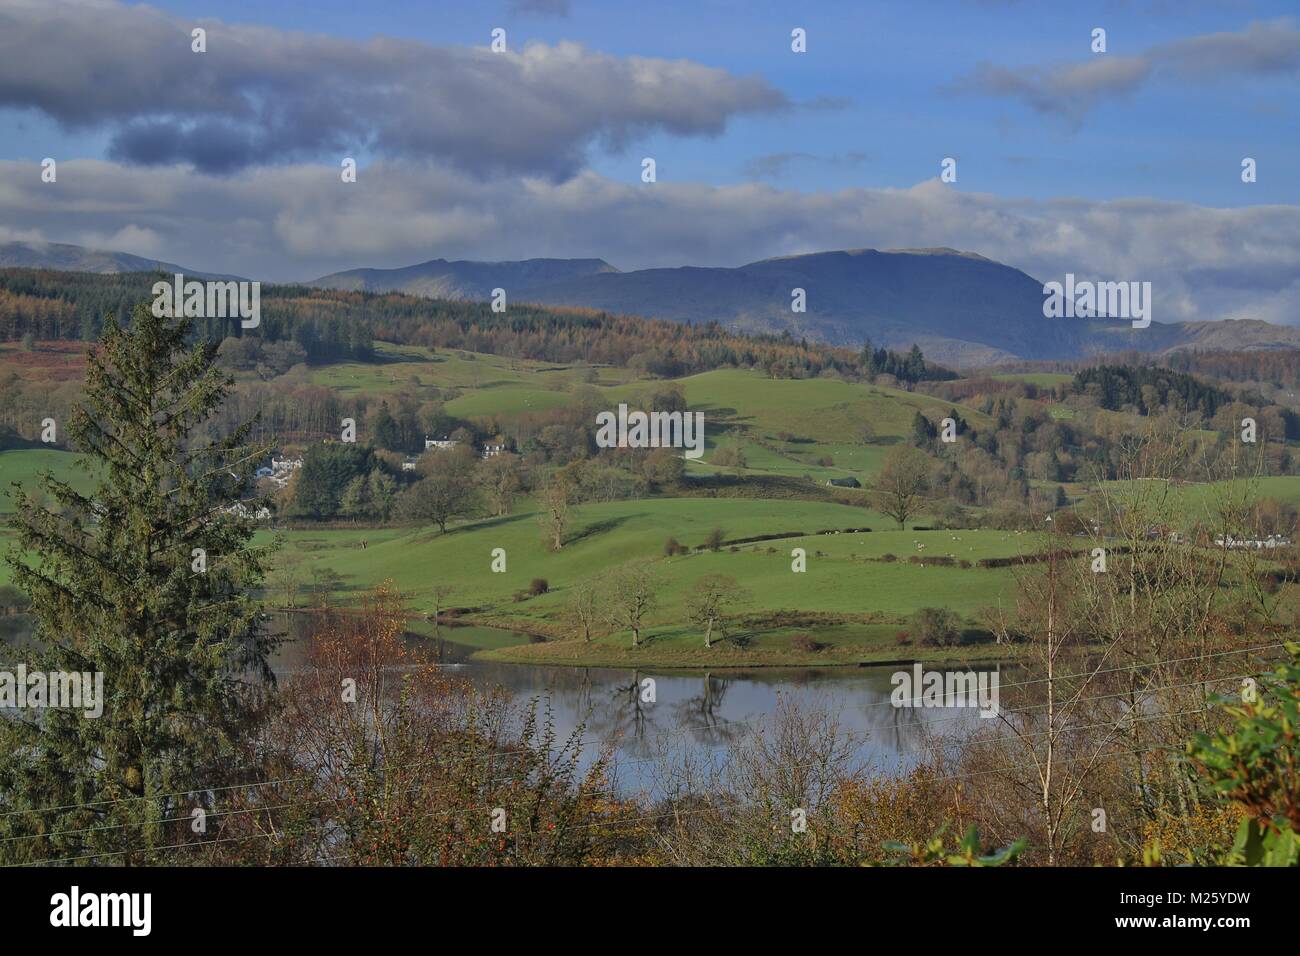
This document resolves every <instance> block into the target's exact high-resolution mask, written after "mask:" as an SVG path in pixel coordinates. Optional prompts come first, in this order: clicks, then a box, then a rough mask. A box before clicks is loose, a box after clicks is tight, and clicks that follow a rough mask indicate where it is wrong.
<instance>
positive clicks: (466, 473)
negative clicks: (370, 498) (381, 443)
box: [402, 446, 480, 534]
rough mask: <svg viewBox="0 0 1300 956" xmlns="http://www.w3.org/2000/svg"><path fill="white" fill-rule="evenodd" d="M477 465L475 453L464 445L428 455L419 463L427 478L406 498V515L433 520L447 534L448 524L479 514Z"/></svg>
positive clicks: (416, 518) (416, 485) (414, 486)
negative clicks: (475, 467)
mask: <svg viewBox="0 0 1300 956" xmlns="http://www.w3.org/2000/svg"><path fill="white" fill-rule="evenodd" d="M475 463H476V459H475V457H474V452H473V451H472V450H471V449H469V448H467V447H465V446H457V447H455V448H448V449H439V450H437V451H433V452H430V453H426V454H425V456H424V459H423V460H422V461H421V462H420V470H421V471H422V472H423V473H424V477H423V478H421V479H420V480H419V481H417V482H416V483H415V484H414V485H412V486H411V487H410V488H409V489H408V490H407V492H406V494H405V496H404V498H403V502H402V510H403V513H404V514H405V516H406V517H407V518H412V519H415V520H417V521H419V520H422V521H432V522H433V523H434V524H436V525H437V526H438V531H439V532H440V533H442V534H446V533H447V523H448V522H450V521H452V520H453V519H455V518H467V517H471V516H472V515H474V514H477V513H478V509H479V506H480V497H479V489H478V484H477V482H476V480H475V471H474V465H475Z"/></svg>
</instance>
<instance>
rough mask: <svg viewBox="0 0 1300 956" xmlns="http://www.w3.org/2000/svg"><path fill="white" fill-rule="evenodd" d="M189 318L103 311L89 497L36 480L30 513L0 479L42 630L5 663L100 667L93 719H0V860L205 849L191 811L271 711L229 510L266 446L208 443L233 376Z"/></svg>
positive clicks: (259, 574)
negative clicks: (193, 845) (37, 492)
mask: <svg viewBox="0 0 1300 956" xmlns="http://www.w3.org/2000/svg"><path fill="white" fill-rule="evenodd" d="M191 326H192V323H191V322H190V321H189V320H187V319H171V318H159V317H156V316H154V315H153V314H152V311H151V309H150V307H149V305H148V304H145V305H141V306H138V307H137V308H136V310H135V313H134V316H133V323H132V326H131V328H130V329H123V328H121V327H120V326H119V325H118V324H117V323H116V322H115V321H114V320H113V319H112V318H111V317H110V318H109V319H108V320H107V321H106V322H105V327H104V331H103V337H102V339H101V341H100V343H99V345H98V347H96V348H94V349H92V351H91V352H90V353H89V355H88V369H87V375H86V382H85V395H84V401H83V402H82V404H80V405H79V406H78V407H77V408H76V409H75V411H74V412H73V415H72V418H71V421H70V422H69V423H68V429H67V431H68V434H69V436H70V437H71V439H72V441H73V444H74V446H75V447H76V448H77V449H78V450H79V451H81V452H83V453H84V456H85V457H84V458H82V459H81V462H82V464H83V466H84V467H85V468H86V469H87V470H88V473H89V474H90V475H91V476H92V478H93V479H94V481H95V488H94V490H93V491H92V492H91V493H90V494H86V495H83V494H80V493H78V492H77V491H76V490H75V489H74V488H73V487H72V486H71V485H70V484H68V483H67V482H64V481H59V480H56V479H55V478H53V476H51V475H50V474H48V473H47V474H46V475H44V476H43V477H42V480H41V484H42V486H43V488H44V491H45V493H46V495H45V498H44V499H42V500H46V499H48V501H49V502H50V503H51V505H50V507H43V506H42V505H41V504H39V503H38V501H37V500H36V497H35V496H33V495H31V494H29V492H28V491H26V490H24V489H23V488H21V487H20V486H18V485H17V484H15V485H14V487H15V488H16V491H14V492H13V498H14V502H15V506H16V507H15V512H16V513H15V518H14V524H15V527H16V531H17V538H18V541H19V544H20V547H21V550H11V551H10V553H8V554H7V555H6V556H5V560H6V561H7V563H8V564H9V566H10V567H11V568H12V570H13V578H14V582H15V584H17V585H18V586H19V587H20V588H22V589H23V590H24V591H26V592H27V594H28V595H29V596H30V598H31V601H32V613H33V615H34V618H35V623H36V630H35V640H34V641H33V642H32V643H31V645H30V646H29V647H26V648H9V649H7V651H6V657H7V658H8V659H9V662H8V663H9V668H10V669H11V670H12V669H13V667H14V666H15V665H16V663H17V662H19V661H21V662H22V663H24V664H25V665H26V667H27V670H28V672H33V671H39V672H47V673H48V672H74V671H75V672H92V673H93V672H99V673H102V674H103V697H104V700H103V712H102V714H101V715H100V716H99V717H97V718H94V717H88V716H86V714H84V713H83V712H82V711H79V710H71V709H53V708H45V709H43V710H24V711H18V712H17V716H16V717H13V716H12V714H11V715H10V716H9V717H6V718H0V858H8V859H9V860H11V861H14V862H21V861H39V860H50V859H59V858H84V860H85V861H86V862H107V863H113V862H128V863H141V862H148V861H157V860H160V859H162V857H161V856H160V855H159V854H158V853H157V852H155V851H153V850H152V849H151V848H160V847H165V846H168V845H169V844H175V843H178V842H184V841H199V840H203V839H210V838H211V835H210V834H209V835H208V836H207V837H205V836H203V835H201V834H198V835H196V834H195V833H194V832H193V828H192V827H191V826H190V823H191V816H190V814H191V813H192V811H193V809H194V808H195V807H200V806H206V805H207V804H208V803H209V801H211V800H212V799H213V797H214V788H218V787H220V786H222V785H229V783H230V781H231V780H233V779H235V775H236V774H237V772H238V771H239V765H240V764H241V762H242V761H243V760H244V759H245V757H244V752H243V751H244V748H245V746H246V745H247V744H248V742H249V740H250V739H251V736H250V735H251V734H252V733H253V731H254V730H255V728H256V725H257V721H258V718H259V716H260V714H261V713H262V710H263V708H264V706H265V704H266V701H267V697H268V695H267V691H268V690H269V688H270V687H271V686H272V683H273V680H274V678H273V676H272V674H271V671H270V668H269V666H268V663H267V656H268V654H269V652H270V651H271V650H272V648H273V643H274V642H273V639H272V638H270V637H269V636H268V635H267V634H266V633H265V631H264V628H263V627H262V625H261V624H260V617H261V614H260V607H259V605H258V604H257V603H256V602H255V601H254V599H253V596H252V592H253V589H255V588H257V587H258V586H259V585H260V583H261V581H262V578H263V575H264V570H265V562H266V559H267V556H268V554H267V549H265V548H255V547H253V546H252V541H251V539H252V536H253V533H254V528H253V526H252V524H251V523H250V521H249V520H248V519H247V518H246V517H244V516H243V515H242V514H241V513H238V510H236V511H235V512H232V511H231V510H230V509H231V506H232V505H233V504H234V503H236V502H238V501H239V500H240V498H241V496H242V495H243V494H244V493H245V492H246V490H247V489H250V488H251V487H252V477H253V472H254V470H255V469H256V466H257V464H258V463H259V462H260V461H261V460H263V459H264V458H265V457H266V456H267V454H269V452H270V448H269V447H252V446H250V445H249V443H248V436H249V432H250V429H251V427H252V425H253V422H248V423H245V424H244V425H243V426H241V427H239V428H238V429H236V430H235V431H234V432H233V433H232V434H229V435H226V436H224V437H222V436H214V435H213V434H211V431H210V428H209V427H208V425H207V423H208V419H209V418H210V417H211V416H212V415H213V414H214V412H216V410H217V409H218V408H219V406H220V405H221V404H222V402H223V400H224V398H225V396H226V395H227V393H228V390H229V388H230V387H231V385H232V384H233V382H232V380H230V379H229V378H228V377H226V376H225V375H224V374H223V373H221V372H220V370H218V369H217V368H216V367H215V364H214V362H215V356H216V348H215V345H214V344H213V343H212V342H210V341H208V340H203V341H200V342H199V343H198V344H197V345H193V346H190V345H189V344H187V343H188V340H189V338H190V334H191ZM256 506H257V505H256V504H254V505H253V507H254V508H255V507H256ZM209 809H210V808H209ZM216 822H217V821H215V820H214V821H213V828H214V829H215V826H216ZM10 837H13V838H16V839H9V838H10ZM174 852H179V851H174ZM106 856H107V857H108V858H106Z"/></svg>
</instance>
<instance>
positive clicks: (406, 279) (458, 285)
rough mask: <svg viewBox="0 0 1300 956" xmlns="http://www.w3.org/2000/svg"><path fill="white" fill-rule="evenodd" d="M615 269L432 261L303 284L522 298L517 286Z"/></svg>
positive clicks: (587, 262)
mask: <svg viewBox="0 0 1300 956" xmlns="http://www.w3.org/2000/svg"><path fill="white" fill-rule="evenodd" d="M617 271H618V270H617V269H615V268H614V267H613V266H611V265H610V264H609V263H608V262H605V261H604V260H603V259H526V260H524V261H523V262H467V261H458V262H448V261H447V260H446V259H434V260H432V261H430V262H421V263H419V264H417V265H413V266H406V267H405V268H401V269H350V270H348V271H346V272H335V273H333V274H332V275H327V276H322V277H321V278H319V279H316V280H314V281H312V282H308V283H305V284H306V285H308V286H311V287H313V288H317V289H345V290H348V291H352V292H405V293H407V294H408V295H422V296H425V297H427V298H432V299H487V298H490V297H491V295H492V290H493V289H495V288H503V289H505V290H507V293H508V295H509V297H510V298H518V299H519V300H520V301H525V300H527V299H529V298H530V297H529V296H527V295H523V294H522V293H521V292H520V291H519V290H523V289H532V288H535V287H546V286H550V285H554V284H557V283H565V282H569V281H572V280H575V279H581V278H584V277H587V276H593V275H600V274H603V273H613V272H617ZM521 295H522V298H520V296H521Z"/></svg>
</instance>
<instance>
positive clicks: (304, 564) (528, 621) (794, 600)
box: [264, 498, 1033, 666]
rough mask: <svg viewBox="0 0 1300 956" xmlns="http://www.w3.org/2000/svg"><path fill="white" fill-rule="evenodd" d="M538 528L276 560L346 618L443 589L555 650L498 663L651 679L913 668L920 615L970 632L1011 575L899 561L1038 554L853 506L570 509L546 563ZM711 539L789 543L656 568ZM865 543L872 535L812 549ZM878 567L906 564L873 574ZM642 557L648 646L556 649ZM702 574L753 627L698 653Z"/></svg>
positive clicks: (297, 548)
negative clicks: (575, 600) (836, 667)
mask: <svg viewBox="0 0 1300 956" xmlns="http://www.w3.org/2000/svg"><path fill="white" fill-rule="evenodd" d="M536 518H537V515H536V513H535V512H531V511H525V512H521V513H520V514H517V515H514V516H511V517H508V518H504V519H493V520H487V521H480V522H475V523H472V524H467V525H462V526H460V527H457V528H454V529H452V530H451V531H449V532H448V533H447V534H446V535H440V534H438V533H437V531H436V530H431V529H422V530H414V531H401V530H394V529H384V530H366V531H362V530H357V531H351V530H345V529H321V530H314V531H305V530H304V531H296V530H290V531H287V532H285V547H284V549H283V551H282V552H281V553H280V555H279V556H278V558H277V561H278V562H280V563H284V562H288V563H291V564H295V565H297V566H298V567H299V569H300V570H299V576H300V578H301V579H302V580H303V582H304V583H306V582H309V581H310V580H311V573H312V571H313V570H314V569H319V568H329V569H330V570H332V571H334V572H335V573H336V574H338V575H339V577H340V579H341V587H340V594H339V596H340V599H341V600H343V601H345V602H353V601H356V600H358V599H359V598H360V596H361V594H362V593H363V592H364V591H366V590H367V589H369V588H371V587H373V586H375V585H376V584H379V583H381V582H382V581H385V580H390V581H392V583H393V585H394V586H395V587H397V588H398V589H399V590H400V591H401V592H403V593H404V594H405V595H407V597H408V598H409V606H410V608H411V610H412V612H413V613H428V612H429V611H430V610H432V608H433V606H434V597H433V594H434V588H435V587H446V588H448V589H449V594H448V595H447V596H446V597H445V598H444V599H443V602H442V603H443V607H462V608H472V609H474V610H473V611H472V612H470V613H469V614H468V618H469V619H472V620H474V621H477V622H479V623H486V624H491V625H492V626H495V627H501V628H509V629H512V630H517V631H522V632H525V633H534V634H546V635H548V636H550V637H552V638H557V639H559V640H556V641H553V642H549V643H546V644H530V645H524V646H518V647H509V648H501V649H498V650H496V651H493V652H492V656H494V657H498V658H503V659H505V658H508V659H512V660H525V659H527V660H534V659H537V660H538V661H539V662H540V661H541V660H542V659H545V660H546V661H547V662H550V663H561V662H562V663H579V662H580V663H585V664H589V665H595V664H597V663H601V662H604V663H612V662H614V661H615V660H619V661H622V660H623V658H624V657H625V656H626V655H627V654H630V655H632V658H633V659H635V660H639V661H641V662H642V663H655V664H658V665H661V666H667V665H680V666H697V665H699V664H712V665H714V666H728V665H729V664H734V665H742V664H750V665H752V664H763V663H771V664H790V663H813V662H816V663H853V662H861V661H868V660H884V659H895V658H898V657H899V656H900V652H901V654H902V656H912V655H915V654H917V649H915V648H912V647H908V646H905V645H904V646H901V647H900V645H899V644H898V640H897V635H898V631H899V630H900V628H905V626H906V621H907V618H908V617H909V616H910V615H911V614H912V613H913V612H914V611H915V610H916V609H917V608H920V607H928V606H944V607H949V608H952V609H953V610H955V611H957V612H958V613H960V614H962V615H964V616H966V617H967V618H968V619H973V617H974V615H976V614H977V612H978V611H979V610H980V609H981V608H983V607H985V606H987V605H990V604H993V603H995V602H996V601H997V599H998V597H999V596H1000V595H1002V596H1005V595H1009V593H1010V588H1011V587H1012V584H1013V578H1012V574H1011V572H1010V571H1009V570H1006V569H996V570H990V569H980V568H974V567H971V568H964V569H963V568H960V567H944V566H939V565H935V564H933V563H925V562H921V563H911V562H909V561H907V558H908V557H910V556H912V555H917V556H918V560H919V559H920V558H921V557H922V556H926V555H929V556H938V555H947V554H950V553H951V554H952V555H954V556H955V557H957V558H958V559H959V560H962V559H964V560H970V561H972V562H973V561H974V560H976V559H978V558H980V557H994V556H1006V555H1011V554H1017V553H1021V552H1023V551H1025V550H1028V549H1029V548H1030V547H1031V546H1032V543H1033V542H1032V541H1031V540H1030V539H1029V536H1018V535H1015V534H1014V533H1011V532H1001V531H963V532H948V531H914V530H906V531H898V530H883V529H886V528H889V527H891V523H890V522H889V521H888V520H887V519H884V518H883V517H882V516H881V515H879V514H876V513H874V512H872V511H870V510H868V509H863V508H855V507H851V506H848V505H839V504H826V503H817V502H804V501H781V502H773V501H764V500H750V499H691V498H663V499H646V500H638V501H628V502H612V503H601V504H589V505H584V506H582V507H580V508H578V509H577V510H576V520H575V522H574V525H573V527H572V529H571V531H570V533H569V535H568V542H567V543H566V545H565V547H564V548H563V549H562V550H561V551H559V552H558V553H556V552H551V551H549V550H548V549H547V548H546V547H545V545H544V542H543V540H542V532H541V529H540V527H539V526H538V524H537V520H536ZM714 527H721V528H723V529H724V531H725V532H726V538H727V539H728V540H735V539H739V538H744V537H749V536H752V535H758V534H774V533H781V532H793V533H797V534H798V536H797V537H791V538H783V539H779V540H775V541H770V542H759V543H748V544H737V545H733V546H724V548H723V549H721V550H720V551H717V552H710V551H695V550H692V552H691V553H690V554H687V555H681V556H675V557H664V556H663V550H664V549H663V545H664V543H665V541H666V540H667V539H668V538H669V537H674V538H676V539H677V540H678V541H679V542H681V543H682V544H685V545H687V546H688V547H692V549H693V548H694V546H695V545H697V544H700V543H701V542H702V541H703V540H704V538H705V536H706V535H707V534H708V532H709V531H710V530H711V529H712V528H714ZM862 527H871V528H873V529H876V528H878V529H882V530H873V531H870V532H857V533H839V534H816V533H815V532H818V531H824V530H829V529H845V528H862ZM264 534H265V533H264ZM265 536H266V537H269V534H265ZM362 541H364V542H365V543H366V547H365V548H362V547H361V542H362ZM918 545H923V546H924V548H925V550H924V551H922V550H920V549H918V547H917V546H918ZM796 547H798V548H803V549H804V550H805V552H806V555H807V570H806V571H805V572H802V573H796V572H794V571H793V570H792V568H791V560H792V559H791V549H793V548H796ZM495 548H503V549H504V550H505V552H506V557H507V570H506V571H505V573H492V572H491V571H490V566H491V562H492V557H493V555H492V552H493V549H495ZM733 549H734V550H733ZM885 555H896V556H898V557H899V558H901V559H902V560H898V561H886V560H882V559H883V558H884V556H885ZM646 557H649V558H654V567H653V573H654V574H655V576H656V579H657V586H656V593H657V595H658V600H659V603H658V607H657V608H656V610H655V612H654V613H653V614H652V615H651V617H650V618H649V621H648V623H649V627H648V630H647V633H646V642H645V643H644V645H643V646H642V647H641V648H639V649H637V650H632V649H631V648H625V647H624V646H623V645H625V644H628V643H629V636H628V635H627V634H626V633H623V634H615V635H611V636H609V637H607V638H602V639H600V640H598V641H596V642H594V643H593V644H591V645H583V644H582V643H581V642H578V643H576V644H575V643H573V642H571V641H566V640H564V638H568V637H571V636H572V634H573V629H572V627H571V626H569V625H567V624H565V623H564V611H565V607H566V604H567V601H568V599H569V596H570V593H571V588H572V587H573V585H574V584H576V583H577V582H579V581H582V580H585V579H589V578H592V577H597V576H599V575H601V574H603V573H606V572H608V571H609V570H610V569H612V568H615V567H617V566H618V565H620V564H623V563H624V562H626V561H629V560H632V559H634V558H646ZM713 573H717V574H726V575H730V576H732V577H734V578H735V579H736V580H737V581H738V582H740V583H741V584H742V586H743V587H744V588H745V589H746V590H747V592H748V599H747V600H746V601H745V603H744V604H743V605H742V606H741V607H740V608H738V610H739V611H740V612H742V613H745V614H748V615H752V616H753V621H752V622H751V623H750V624H749V625H748V626H747V627H745V628H744V629H743V631H744V633H743V634H739V636H740V640H739V641H736V640H732V641H728V642H725V643H723V644H720V645H718V646H716V647H714V648H712V649H708V650H707V652H706V650H705V648H704V647H703V642H702V638H701V635H700V634H699V633H698V632H697V631H696V630H695V629H693V628H691V627H689V626H684V625H683V623H682V622H684V621H685V620H686V613H685V602H686V596H687V593H688V591H689V589H690V588H691V587H692V585H693V584H694V582H695V581H697V580H698V579H699V578H700V577H701V576H702V575H705V574H713ZM535 578H544V579H545V580H546V581H547V583H548V585H549V588H550V590H549V592H548V593H546V594H543V595H541V596H537V597H528V598H525V599H523V600H516V599H515V595H516V594H517V593H519V592H524V591H526V590H527V589H528V587H529V585H530V582H531V581H532V580H533V579H535ZM280 596H281V595H280V594H279V593H277V592H276V591H275V590H274V589H273V590H272V592H271V594H270V595H269V597H270V599H271V600H272V601H275V600H277V599H278V598H279V597H280ZM309 599H310V595H303V596H301V597H300V601H305V600H309ZM796 634H807V635H809V636H810V637H811V638H812V640H813V641H814V642H816V643H817V644H820V645H823V646H822V647H820V648H819V649H818V650H816V651H811V652H810V651H804V652H799V651H796V650H795V649H794V648H793V647H792V645H791V639H792V638H793V637H794V636H795V635H796ZM453 639H454V638H453ZM697 645H698V647H697ZM927 650H931V649H927ZM965 650H966V649H963V651H965ZM1003 650H1005V649H1003ZM945 653H946V654H948V655H951V654H952V653H953V652H952V651H951V650H949V651H946V652H945ZM970 653H971V654H974V655H976V656H978V655H980V654H984V653H987V651H986V650H985V649H984V648H982V647H977V648H973V649H971V651H970ZM702 654H703V656H701V655H702ZM557 655H558V656H557Z"/></svg>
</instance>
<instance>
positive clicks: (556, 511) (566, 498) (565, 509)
mask: <svg viewBox="0 0 1300 956" xmlns="http://www.w3.org/2000/svg"><path fill="white" fill-rule="evenodd" d="M542 508H543V512H542V526H543V527H544V528H545V529H546V534H547V537H548V538H549V539H550V542H551V550H552V551H559V550H560V549H561V548H562V547H564V532H565V531H566V530H568V527H569V520H570V518H571V517H572V513H573V486H572V485H571V484H570V483H569V482H568V481H566V480H565V479H563V478H552V479H551V480H550V481H549V482H547V484H546V486H545V487H544V488H543V489H542Z"/></svg>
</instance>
